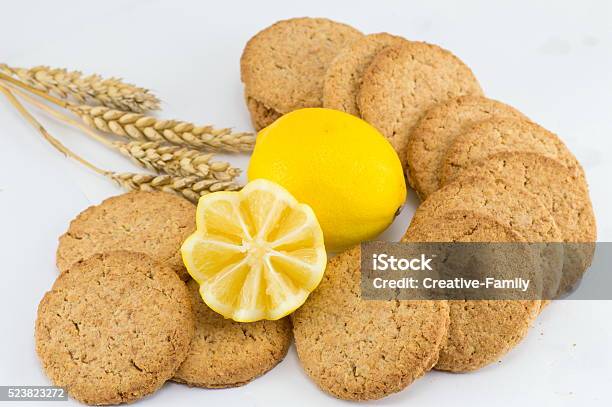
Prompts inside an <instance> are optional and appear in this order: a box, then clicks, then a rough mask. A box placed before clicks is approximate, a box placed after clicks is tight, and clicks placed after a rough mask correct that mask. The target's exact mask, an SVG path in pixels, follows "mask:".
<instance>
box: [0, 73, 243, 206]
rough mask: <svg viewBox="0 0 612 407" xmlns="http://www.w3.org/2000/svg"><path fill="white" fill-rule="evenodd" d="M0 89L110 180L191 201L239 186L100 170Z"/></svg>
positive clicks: (55, 144)
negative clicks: (167, 193) (171, 194)
mask: <svg viewBox="0 0 612 407" xmlns="http://www.w3.org/2000/svg"><path fill="white" fill-rule="evenodd" d="M0 92H2V93H4V94H5V96H6V97H7V98H8V100H9V101H10V102H11V104H12V105H13V106H15V108H17V110H18V111H19V112H20V113H21V114H22V115H23V116H24V117H25V118H26V120H27V121H28V122H29V123H30V124H32V125H33V126H34V127H35V128H36V130H38V131H39V132H40V133H41V134H42V136H43V138H44V139H45V140H46V141H47V142H49V143H50V144H51V145H52V146H53V147H54V148H55V149H57V150H58V151H59V152H61V153H62V154H64V155H65V156H67V157H70V158H72V159H74V160H76V161H77V162H79V163H81V164H83V165H84V166H86V167H88V168H89V169H91V170H92V171H94V172H96V173H98V174H100V175H103V176H105V177H108V178H110V179H112V180H113V181H115V182H117V183H118V184H119V185H120V186H122V187H123V188H125V189H128V190H142V191H162V192H169V193H173V194H176V195H179V196H182V197H184V198H186V199H188V200H190V201H192V202H194V203H197V201H198V199H199V198H200V197H201V196H203V195H206V194H208V193H211V192H217V191H223V190H225V191H235V190H238V189H240V186H239V185H237V184H235V183H234V182H228V181H220V180H212V179H202V178H200V177H196V176H188V177H177V176H171V175H157V176H156V175H149V174H135V173H118V172H114V171H108V170H103V169H101V168H99V167H97V166H96V165H94V164H92V163H90V162H89V161H87V160H85V159H84V158H82V157H80V156H79V155H78V154H76V153H74V152H73V151H71V150H70V149H68V148H67V147H66V146H64V145H63V144H62V143H61V142H60V141H59V140H58V139H56V138H55V137H53V136H52V135H51V134H50V133H49V132H48V131H47V130H46V129H45V128H44V127H43V126H42V124H40V122H38V120H36V118H35V117H34V116H32V115H31V114H30V112H29V111H28V110H27V109H26V108H25V107H24V106H23V105H22V104H21V102H19V100H17V98H16V97H15V96H14V95H13V94H12V93H11V91H10V90H9V89H8V88H6V87H4V86H2V85H0Z"/></svg>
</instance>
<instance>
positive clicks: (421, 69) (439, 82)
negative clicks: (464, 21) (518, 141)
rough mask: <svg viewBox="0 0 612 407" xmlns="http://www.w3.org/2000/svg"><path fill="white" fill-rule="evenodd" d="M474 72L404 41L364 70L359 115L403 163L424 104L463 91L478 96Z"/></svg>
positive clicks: (437, 52)
mask: <svg viewBox="0 0 612 407" xmlns="http://www.w3.org/2000/svg"><path fill="white" fill-rule="evenodd" d="M481 94H482V90H481V89H480V85H479V84H478V81H477V80H476V78H475V77H474V74H473V73H472V71H471V70H470V68H468V67H467V66H466V65H465V64H464V63H463V62H461V60H460V59H459V58H457V57H456V56H455V55H453V54H452V53H450V52H449V51H447V50H445V49H442V48H440V47H438V46H436V45H431V44H427V43H424V42H412V41H407V42H406V43H405V44H403V45H400V46H394V47H389V48H387V49H385V50H383V51H382V52H380V53H378V55H376V57H375V58H374V59H373V60H372V63H371V64H370V66H369V67H368V68H367V69H366V71H365V73H364V74H363V78H362V83H361V88H360V91H359V96H358V99H357V103H358V105H359V111H360V112H361V117H363V119H364V120H365V121H367V122H368V123H370V124H372V125H373V126H374V127H376V128H377V129H378V130H379V131H380V132H381V133H382V134H383V135H384V136H385V137H386V138H387V139H388V140H389V142H390V143H391V145H393V147H394V148H395V151H397V153H398V155H399V157H400V160H401V162H402V164H403V165H404V166H405V164H406V146H407V142H408V138H409V135H410V131H411V129H412V127H413V126H414V125H415V123H416V122H417V121H418V119H419V118H420V117H421V116H422V115H423V113H425V112H426V111H427V110H428V109H429V108H431V107H432V106H433V105H436V104H438V103H442V102H445V101H446V100H448V99H451V98H455V97H458V96H462V95H481Z"/></svg>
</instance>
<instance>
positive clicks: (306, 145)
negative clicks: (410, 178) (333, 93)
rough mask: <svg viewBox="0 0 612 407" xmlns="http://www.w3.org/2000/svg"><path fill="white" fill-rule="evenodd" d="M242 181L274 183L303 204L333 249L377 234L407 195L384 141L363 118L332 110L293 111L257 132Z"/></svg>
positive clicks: (395, 160) (394, 158) (390, 149)
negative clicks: (307, 206) (311, 212)
mask: <svg viewBox="0 0 612 407" xmlns="http://www.w3.org/2000/svg"><path fill="white" fill-rule="evenodd" d="M248 178H249V180H254V179H257V178H264V179H268V180H270V181H273V182H276V183H278V184H280V185H282V186H283V187H285V188H286V189H287V190H288V191H289V192H291V194H292V195H293V196H295V197H296V198H297V200H298V201H300V202H303V203H306V204H308V205H310V207H311V208H312V209H313V210H314V212H315V214H316V216H317V219H318V220H319V223H320V225H321V228H322V230H323V235H324V239H325V246H326V248H327V249H328V250H333V251H335V250H341V249H344V248H347V247H349V246H351V245H354V244H356V243H359V242H361V241H364V240H369V239H372V238H374V237H375V236H377V235H378V234H380V233H381V232H382V231H383V230H385V229H386V228H387V226H389V224H390V223H391V222H392V221H393V219H394V217H395V215H396V214H397V212H398V210H399V209H400V208H401V206H402V205H403V204H404V201H405V200H406V183H405V181H404V174H403V171H402V166H401V164H400V160H399V158H398V157H397V154H396V153H395V150H393V147H391V145H390V144H389V142H388V141H387V140H386V139H385V138H384V137H383V136H382V135H381V134H380V133H379V132H378V131H377V130H376V129H375V128H374V127H372V126H370V125H369V124H368V123H366V122H365V121H363V120H361V119H359V118H357V117H355V116H352V115H350V114H347V113H344V112H340V111H338V110H332V109H323V108H308V109H300V110H296V111H293V112H291V113H288V114H286V115H284V116H282V117H281V118H280V119H278V120H276V121H275V122H274V123H272V124H271V125H270V126H268V127H266V128H265V129H263V130H261V131H260V132H259V135H258V136H257V142H256V144H255V149H254V151H253V155H252V157H251V162H250V164H249V168H248Z"/></svg>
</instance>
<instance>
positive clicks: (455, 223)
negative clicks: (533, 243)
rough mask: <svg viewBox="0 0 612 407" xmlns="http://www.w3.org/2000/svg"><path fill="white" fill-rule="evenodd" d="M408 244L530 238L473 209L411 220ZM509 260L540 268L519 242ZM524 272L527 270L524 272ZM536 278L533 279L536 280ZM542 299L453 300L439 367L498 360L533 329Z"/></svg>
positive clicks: (458, 368)
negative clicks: (416, 222) (423, 219)
mask: <svg viewBox="0 0 612 407" xmlns="http://www.w3.org/2000/svg"><path fill="white" fill-rule="evenodd" d="M402 241H405V242H525V239H524V238H523V237H522V236H521V235H520V234H518V233H517V232H516V231H514V230H512V228H510V227H508V226H506V225H503V224H502V223H500V222H498V221H497V220H495V219H494V218H492V217H490V216H488V215H483V214H480V213H477V212H474V211H469V210H468V211H463V210H460V211H449V212H445V213H442V214H441V216H440V217H432V218H429V219H427V221H426V222H422V223H418V224H411V226H410V227H409V228H408V230H407V231H406V234H405V236H404V237H403V238H402ZM515 249H516V250H517V251H516V252H515V253H510V251H508V252H507V254H508V256H515V257H517V258H516V259H514V261H512V260H510V263H512V264H514V265H516V264H518V265H519V267H524V268H525V269H526V270H534V269H536V268H537V263H536V262H537V259H536V258H535V257H534V256H533V253H532V252H531V247H529V246H527V245H525V246H518V245H517V246H515ZM519 273H520V274H522V275H524V271H519ZM532 281H533V280H532ZM540 302H541V301H539V300H520V301H519V300H451V301H449V306H450V326H449V330H448V339H447V341H446V344H445V345H444V346H443V347H442V349H441V351H440V356H439V359H438V362H437V364H436V366H435V369H438V370H447V371H452V372H466V371H472V370H477V369H480V368H482V367H484V366H486V365H488V364H491V363H493V362H496V361H497V360H499V359H500V358H501V357H502V356H503V355H505V354H506V353H507V352H508V351H510V350H511V349H512V348H514V347H515V346H516V345H517V344H518V343H519V342H520V341H521V340H522V339H523V338H524V337H525V336H526V335H527V333H528V331H529V328H530V327H531V325H532V324H533V322H534V320H535V318H536V317H537V315H538V312H539V310H540Z"/></svg>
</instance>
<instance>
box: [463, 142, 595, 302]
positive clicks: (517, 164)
mask: <svg viewBox="0 0 612 407" xmlns="http://www.w3.org/2000/svg"><path fill="white" fill-rule="evenodd" d="M573 164H574V165H578V166H580V164H578V163H577V162H575V161H574V162H573ZM581 174H582V169H579V170H578V171H576V170H575V169H570V168H568V167H567V165H564V164H562V163H561V162H559V161H557V160H554V159H552V158H549V157H546V156H544V155H541V154H537V153H529V152H502V153H497V154H493V155H490V156H488V157H487V158H485V159H484V160H482V161H480V162H477V163H474V164H472V165H471V166H469V167H467V168H465V169H464V170H462V171H460V172H459V173H458V175H457V179H461V178H463V177H467V178H469V177H476V176H478V177H484V178H488V179H501V180H503V181H504V182H506V183H507V184H511V185H515V186H516V187H521V186H522V187H525V189H527V190H528V191H530V192H532V193H534V194H537V195H538V196H539V198H540V200H541V202H542V203H543V204H544V206H545V207H546V208H547V209H548V210H549V211H550V213H551V215H552V217H553V219H554V220H555V223H556V225H557V227H558V228H559V232H560V235H561V239H562V241H563V242H567V243H570V244H564V245H563V248H564V260H563V273H562V275H561V281H560V287H559V293H560V294H561V295H563V294H565V293H568V292H569V291H571V289H572V288H573V287H574V286H575V285H576V283H577V282H578V281H579V280H580V277H582V275H583V274H584V272H585V271H586V269H587V268H588V267H589V265H590V264H591V260H592V258H593V249H594V247H593V246H592V245H588V244H571V243H590V242H595V241H596V240H597V226H596V222H595V215H594V213H593V207H592V205H591V199H590V196H589V190H588V187H587V185H586V183H585V181H584V178H583V177H582V175H581ZM555 294H556V293H548V297H547V298H554V297H555Z"/></svg>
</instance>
